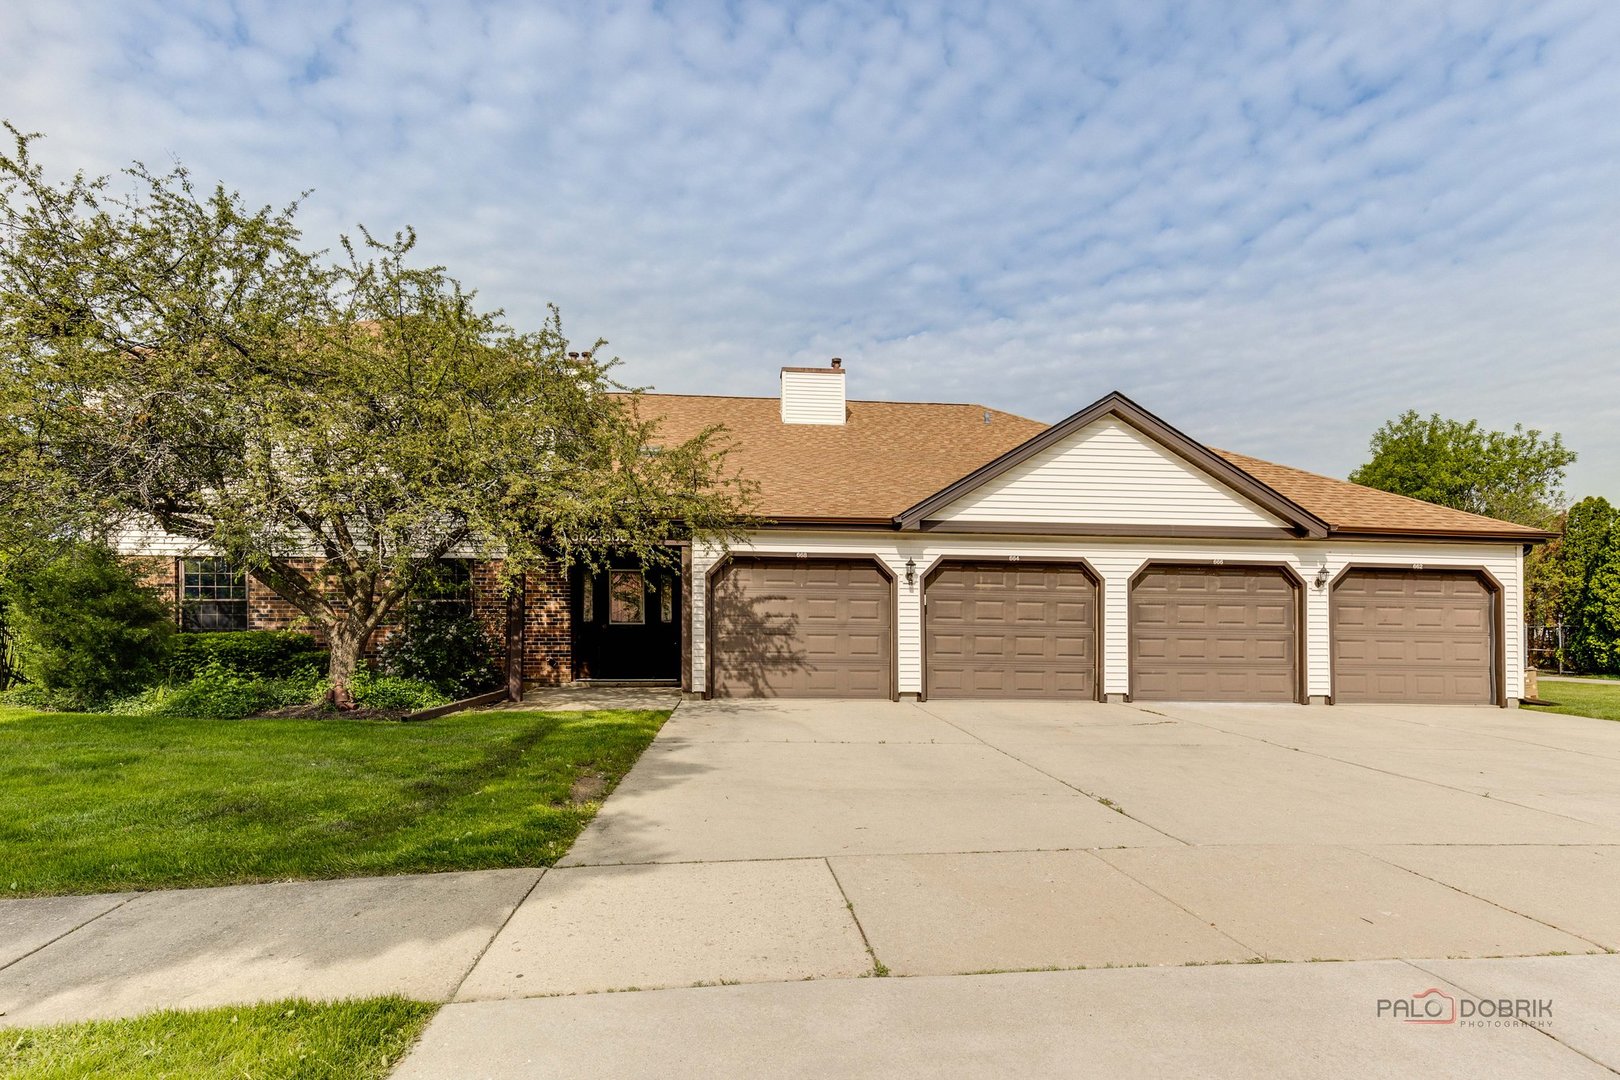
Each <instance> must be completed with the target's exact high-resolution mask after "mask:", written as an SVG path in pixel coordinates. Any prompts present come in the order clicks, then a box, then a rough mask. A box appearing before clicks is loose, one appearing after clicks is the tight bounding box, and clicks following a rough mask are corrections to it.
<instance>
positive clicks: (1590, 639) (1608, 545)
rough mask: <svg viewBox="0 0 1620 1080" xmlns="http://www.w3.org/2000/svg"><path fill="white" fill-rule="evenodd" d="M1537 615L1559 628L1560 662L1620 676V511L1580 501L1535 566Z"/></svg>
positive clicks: (1602, 502) (1596, 502)
mask: <svg viewBox="0 0 1620 1080" xmlns="http://www.w3.org/2000/svg"><path fill="white" fill-rule="evenodd" d="M1533 580H1534V581H1535V583H1536V588H1535V590H1534V597H1535V603H1536V605H1537V611H1536V613H1535V614H1536V617H1538V618H1540V619H1542V620H1543V621H1546V622H1556V623H1560V624H1562V626H1563V628H1564V662H1565V663H1567V664H1570V665H1571V666H1573V667H1574V668H1576V669H1577V670H1580V671H1594V672H1608V673H1611V674H1620V508H1616V507H1615V506H1613V505H1611V504H1610V503H1609V501H1608V500H1607V499H1603V498H1599V497H1595V496H1594V497H1592V498H1587V499H1582V500H1581V501H1580V502H1577V503H1576V504H1575V505H1574V506H1571V507H1570V508H1569V512H1568V513H1567V514H1565V515H1564V521H1563V529H1562V532H1561V535H1560V536H1559V537H1558V539H1556V540H1554V541H1552V542H1551V543H1550V544H1548V545H1547V547H1546V550H1545V553H1544V554H1543V556H1542V557H1541V558H1540V559H1539V560H1537V562H1536V564H1535V567H1534V575H1533Z"/></svg>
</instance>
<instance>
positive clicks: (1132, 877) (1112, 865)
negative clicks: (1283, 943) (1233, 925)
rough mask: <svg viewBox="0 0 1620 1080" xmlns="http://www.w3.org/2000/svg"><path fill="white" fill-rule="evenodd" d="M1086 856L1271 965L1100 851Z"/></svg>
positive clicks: (1244, 943)
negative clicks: (1091, 857) (1092, 857)
mask: <svg viewBox="0 0 1620 1080" xmlns="http://www.w3.org/2000/svg"><path fill="white" fill-rule="evenodd" d="M1088 854H1090V855H1093V856H1095V857H1096V859H1097V861H1098V862H1100V863H1102V864H1103V865H1104V866H1106V867H1108V868H1109V869H1110V870H1113V871H1115V872H1116V873H1120V874H1123V875H1124V876H1125V877H1127V878H1129V879H1130V880H1132V881H1134V882H1136V883H1137V884H1138V885H1140V886H1142V888H1144V889H1146V890H1147V891H1148V892H1150V893H1152V894H1153V895H1154V896H1157V897H1158V898H1159V899H1161V900H1163V901H1164V902H1165V903H1167V904H1169V905H1171V906H1172V907H1175V908H1178V909H1180V910H1181V911H1184V912H1186V913H1187V915H1188V916H1190V917H1191V918H1194V919H1197V920H1198V921H1199V922H1200V923H1202V924H1203V925H1205V926H1207V927H1209V928H1210V929H1211V930H1213V931H1215V932H1216V933H1217V934H1219V935H1221V937H1223V938H1225V939H1226V940H1228V941H1230V942H1232V943H1233V944H1235V945H1237V946H1238V947H1239V948H1243V949H1248V950H1249V952H1250V954H1251V955H1253V956H1257V957H1259V958H1260V959H1262V960H1264V961H1265V962H1266V963H1268V964H1269V963H1272V957H1271V956H1270V955H1269V954H1268V953H1266V952H1265V950H1263V949H1257V948H1255V947H1254V946H1253V945H1250V944H1249V943H1248V942H1247V941H1244V940H1243V939H1242V938H1239V937H1237V936H1236V935H1234V934H1230V933H1228V932H1227V931H1226V929H1225V928H1224V927H1222V926H1221V925H1220V924H1218V923H1216V922H1215V921H1213V920H1212V919H1209V918H1208V917H1206V916H1204V915H1200V914H1199V913H1198V912H1196V911H1194V910H1193V909H1192V908H1190V907H1188V906H1187V905H1186V904H1183V903H1182V902H1181V901H1180V900H1177V899H1175V898H1174V897H1172V896H1168V895H1166V894H1165V893H1162V892H1160V891H1159V890H1158V889H1155V888H1154V887H1153V886H1152V885H1149V884H1148V883H1147V882H1145V881H1143V880H1142V879H1141V878H1139V877H1137V876H1136V875H1135V874H1133V873H1131V872H1130V871H1129V870H1127V869H1125V868H1124V867H1123V866H1119V865H1116V864H1115V863H1111V862H1109V861H1108V860H1107V859H1105V858H1103V857H1102V853H1101V852H1100V851H1089V852H1088Z"/></svg>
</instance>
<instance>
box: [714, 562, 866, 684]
mask: <svg viewBox="0 0 1620 1080" xmlns="http://www.w3.org/2000/svg"><path fill="white" fill-rule="evenodd" d="M893 608H894V604H893V601H892V599H891V596H890V588H889V580H888V578H886V577H885V576H884V575H883V573H882V572H881V571H880V570H879V569H878V568H877V565H876V564H875V563H871V562H863V561H858V560H857V561H846V560H833V559H757V558H745V559H738V560H737V561H735V562H732V563H730V564H728V565H727V566H726V567H725V568H724V569H722V570H721V571H720V576H719V577H718V578H717V579H716V581H715V585H714V593H713V603H712V606H711V609H710V610H711V619H712V620H713V625H712V628H711V635H710V638H709V640H710V642H711V643H712V645H713V648H714V667H713V672H714V683H713V692H714V693H715V694H717V695H720V696H729V697H869V698H871V697H875V698H885V697H888V696H889V693H890V686H891V684H892V682H893V674H892V672H893V666H894V646H893V644H892V642H893V639H894V616H893Z"/></svg>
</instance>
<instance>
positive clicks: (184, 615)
mask: <svg viewBox="0 0 1620 1080" xmlns="http://www.w3.org/2000/svg"><path fill="white" fill-rule="evenodd" d="M180 573H181V584H180V599H181V606H180V626H181V629H184V630H246V629H247V628H248V600H247V575H245V574H243V573H242V571H240V570H238V569H236V568H235V567H233V566H232V565H231V564H230V563H228V562H226V561H225V560H224V559H186V560H184V561H183V562H182V563H181V570H180Z"/></svg>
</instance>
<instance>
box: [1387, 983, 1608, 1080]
mask: <svg viewBox="0 0 1620 1080" xmlns="http://www.w3.org/2000/svg"><path fill="white" fill-rule="evenodd" d="M1401 963H1403V964H1405V965H1406V966H1407V967H1409V968H1412V969H1414V970H1416V971H1421V972H1423V974H1425V975H1427V976H1428V977H1429V978H1431V979H1437V980H1439V981H1440V982H1443V983H1445V984H1446V985H1447V986H1450V987H1451V988H1452V989H1454V990H1460V991H1462V992H1463V993H1465V994H1467V995H1468V996H1469V997H1473V998H1480V997H1481V995H1479V994H1476V993H1475V992H1474V991H1472V990H1470V989H1468V987H1466V986H1464V985H1463V984H1462V983H1460V982H1458V981H1457V980H1456V979H1454V978H1451V977H1449V976H1446V975H1441V974H1440V973H1439V972H1435V971H1430V970H1429V969H1428V968H1426V967H1424V966H1423V965H1422V964H1420V963H1418V962H1417V961H1416V960H1402V961H1401ZM1520 1026H1521V1027H1529V1025H1520ZM1530 1030H1531V1031H1533V1032H1535V1033H1536V1034H1537V1035H1543V1036H1545V1037H1546V1038H1549V1039H1551V1040H1552V1041H1553V1042H1555V1043H1557V1044H1558V1045H1559V1046H1562V1047H1563V1048H1564V1049H1565V1050H1568V1051H1569V1052H1570V1053H1572V1054H1578V1055H1580V1056H1581V1057H1583V1058H1585V1059H1586V1060H1587V1061H1590V1062H1591V1063H1592V1064H1594V1065H1596V1066H1597V1067H1598V1068H1600V1069H1606V1070H1608V1071H1609V1072H1611V1073H1614V1074H1616V1075H1620V1069H1617V1068H1615V1067H1614V1066H1613V1065H1610V1064H1609V1063H1608V1062H1605V1061H1599V1060H1598V1059H1597V1058H1595V1057H1593V1056H1592V1055H1591V1054H1588V1053H1587V1052H1586V1051H1585V1050H1582V1049H1581V1048H1580V1047H1578V1046H1571V1045H1569V1043H1567V1042H1565V1041H1564V1040H1563V1039H1560V1038H1559V1037H1558V1036H1557V1035H1554V1034H1553V1033H1552V1031H1551V1030H1549V1029H1547V1028H1541V1027H1530Z"/></svg>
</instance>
